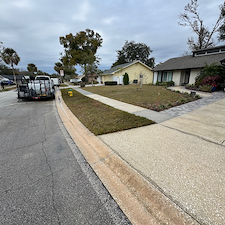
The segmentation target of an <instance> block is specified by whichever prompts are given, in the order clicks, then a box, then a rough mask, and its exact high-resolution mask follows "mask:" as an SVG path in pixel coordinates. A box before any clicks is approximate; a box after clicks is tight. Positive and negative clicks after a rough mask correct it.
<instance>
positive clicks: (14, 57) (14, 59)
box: [1, 48, 20, 83]
mask: <svg viewBox="0 0 225 225" xmlns="http://www.w3.org/2000/svg"><path fill="white" fill-rule="evenodd" d="M1 57H2V60H3V61H4V62H5V63H6V64H8V65H10V66H11V67H12V70H13V76H14V82H15V83H16V75H15V69H14V65H18V63H19V61H20V57H19V56H18V54H17V53H16V51H15V50H14V49H12V48H4V49H3V52H2V53H1Z"/></svg>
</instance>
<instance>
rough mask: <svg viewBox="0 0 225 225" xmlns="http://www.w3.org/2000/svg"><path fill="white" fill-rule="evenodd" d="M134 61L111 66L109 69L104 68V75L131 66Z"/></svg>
mask: <svg viewBox="0 0 225 225" xmlns="http://www.w3.org/2000/svg"><path fill="white" fill-rule="evenodd" d="M133 63H134V62H129V63H124V64H120V65H118V66H114V67H112V68H110V69H109V70H104V71H103V74H102V75H108V74H112V73H114V72H115V71H117V70H118V69H120V68H124V67H127V66H129V65H131V64H133Z"/></svg>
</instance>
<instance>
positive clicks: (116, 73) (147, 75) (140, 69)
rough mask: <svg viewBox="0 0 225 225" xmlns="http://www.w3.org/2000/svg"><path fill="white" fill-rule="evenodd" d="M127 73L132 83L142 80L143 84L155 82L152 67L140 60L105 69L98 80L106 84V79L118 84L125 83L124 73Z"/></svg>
mask: <svg viewBox="0 0 225 225" xmlns="http://www.w3.org/2000/svg"><path fill="white" fill-rule="evenodd" d="M125 73H127V74H128V76H129V82H130V84H135V83H140V82H142V84H149V83H152V82H153V71H152V69H151V68H150V67H148V66H147V65H145V64H144V63H142V62H141V61H139V60H137V61H133V62H130V63H125V64H121V65H118V66H115V67H112V68H111V69H109V70H105V71H104V72H103V74H101V75H100V76H99V77H98V82H99V83H103V84H104V83H105V82H106V81H116V82H117V84H123V75H124V74H125Z"/></svg>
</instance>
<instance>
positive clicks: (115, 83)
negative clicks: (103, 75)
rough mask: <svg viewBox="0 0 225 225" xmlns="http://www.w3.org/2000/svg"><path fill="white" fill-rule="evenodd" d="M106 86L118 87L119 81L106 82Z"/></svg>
mask: <svg viewBox="0 0 225 225" xmlns="http://www.w3.org/2000/svg"><path fill="white" fill-rule="evenodd" d="M105 85H117V81H106V82H105Z"/></svg>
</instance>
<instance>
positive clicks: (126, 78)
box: [123, 73, 129, 85]
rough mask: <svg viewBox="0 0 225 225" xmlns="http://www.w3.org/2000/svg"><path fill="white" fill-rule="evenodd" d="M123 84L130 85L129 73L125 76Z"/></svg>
mask: <svg viewBox="0 0 225 225" xmlns="http://www.w3.org/2000/svg"><path fill="white" fill-rule="evenodd" d="M123 84H124V85H128V84H129V76H128V74H127V73H125V74H124V76H123Z"/></svg>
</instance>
